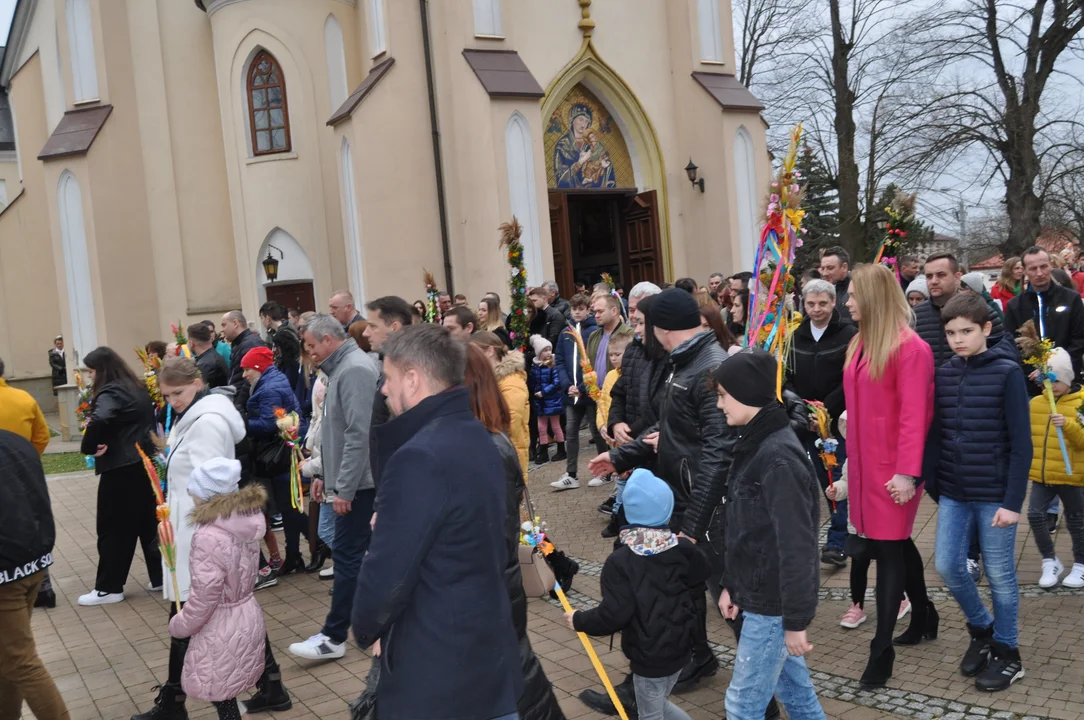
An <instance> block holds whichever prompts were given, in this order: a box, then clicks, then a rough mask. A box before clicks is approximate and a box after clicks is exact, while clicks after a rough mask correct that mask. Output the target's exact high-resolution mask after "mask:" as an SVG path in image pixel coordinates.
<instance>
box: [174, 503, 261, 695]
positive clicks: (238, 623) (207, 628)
mask: <svg viewBox="0 0 1084 720" xmlns="http://www.w3.org/2000/svg"><path fill="white" fill-rule="evenodd" d="M266 502H267V492H266V491H265V490H264V489H263V487H262V486H261V485H249V486H248V487H245V488H242V489H241V490H240V491H238V492H235V493H229V494H227V495H216V496H214V497H212V498H211V499H210V500H208V501H207V502H205V503H203V504H201V505H198V506H196V508H195V509H194V510H192V512H191V513H190V514H189V515H190V517H189V518H188V520H189V521H190V522H192V523H194V524H195V525H196V532H195V534H194V535H193V537H192V555H191V558H190V560H189V570H190V572H191V576H192V591H191V594H189V596H188V602H186V603H185V606H184V607H183V608H181V611H180V612H179V613H177V614H176V615H175V616H173V618H172V619H171V620H170V621H169V634H170V635H172V636H173V637H175V638H192V639H191V640H190V641H189V643H188V652H187V653H186V654H185V658H184V672H183V673H182V674H181V687H182V688H184V691H185V692H186V693H188V694H189V695H191V696H192V697H194V698H196V699H197V700H204V701H206V702H219V701H222V700H230V699H232V698H235V697H237V696H238V695H240V694H241V693H242V692H243V691H244V690H246V689H248V688H250V687H252V686H253V685H255V684H256V681H257V680H259V679H260V675H262V674H263V670H264V637H265V636H266V630H265V629H264V621H263V609H262V608H261V607H260V603H259V602H258V601H257V600H256V598H255V597H254V596H253V594H252V592H253V588H254V587H255V585H256V574H257V572H258V571H259V569H260V538H262V537H263V536H264V533H266V532H267V525H266V523H265V521H264V517H263V506H264V503H266Z"/></svg>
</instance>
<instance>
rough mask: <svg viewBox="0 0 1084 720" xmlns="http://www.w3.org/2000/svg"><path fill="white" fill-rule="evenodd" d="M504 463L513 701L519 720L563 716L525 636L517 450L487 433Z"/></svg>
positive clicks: (551, 719)
mask: <svg viewBox="0 0 1084 720" xmlns="http://www.w3.org/2000/svg"><path fill="white" fill-rule="evenodd" d="M489 436H490V437H491V438H493V443H494V444H495V445H496V446H497V451H498V452H500V454H501V464H502V465H503V466H504V486H505V490H506V495H505V513H504V540H505V543H504V544H505V546H506V547H507V549H508V561H507V562H506V563H505V566H504V584H505V587H506V588H507V589H508V599H509V601H510V602H511V603H512V625H513V626H514V627H515V628H516V640H517V641H518V642H519V664H520V669H521V670H522V671H523V693H522V694H521V695H520V696H519V701H518V702H517V703H516V710H517V711H519V717H520V720H564V713H562V712H561V708H560V706H559V705H558V704H557V698H556V697H555V696H554V694H553V686H552V685H550V681H549V680H548V679H546V671H545V670H543V669H542V664H541V663H539V662H538V657H537V656H536V655H535V654H534V650H533V649H532V648H531V639H530V638H529V637H527V595H526V593H524V592H523V573H522V571H521V570H520V567H519V535H520V532H521V531H520V516H519V515H520V510H519V508H520V505H521V504H522V502H523V492H524V488H525V484H524V481H523V470H522V469H521V468H520V466H519V454H518V453H517V452H516V449H515V448H514V447H513V446H512V441H511V440H509V439H508V437H507V436H506V435H504V434H503V433H490V434H489Z"/></svg>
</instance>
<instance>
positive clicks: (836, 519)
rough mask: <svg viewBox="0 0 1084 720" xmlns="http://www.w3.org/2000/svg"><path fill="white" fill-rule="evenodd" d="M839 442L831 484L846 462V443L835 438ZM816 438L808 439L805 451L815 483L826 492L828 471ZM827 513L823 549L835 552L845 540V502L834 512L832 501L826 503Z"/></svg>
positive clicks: (841, 546)
mask: <svg viewBox="0 0 1084 720" xmlns="http://www.w3.org/2000/svg"><path fill="white" fill-rule="evenodd" d="M837 440H838V441H839V447H838V448H837V449H836V460H837V461H838V462H839V464H838V465H836V469H835V470H834V471H833V472H832V480H833V482H834V481H836V480H839V473H840V468H842V467H843V463H845V462H847V443H845V442H844V441H843V438H837ZM816 443H817V438H816V437H808V438H807V439H806V441H805V449H806V452H807V453H808V454H809V459H810V460H812V461H813V469H814V470H815V471H816V473H817V482H819V483H820V484H821V490H822V491H826V490H828V471H827V470H826V469H825V467H824V463H823V462H821V451H820V448H818V447H817V444H816ZM828 512H829V513H830V514H831V516H832V524H831V525H829V526H828V538H827V539H826V540H825V542H824V547H826V548H834V549H836V550H842V549H843V543H844V542H845V541H846V540H847V501H846V500H839V501H838V502H836V508H835V510H833V509H832V501H831V500H829V501H828Z"/></svg>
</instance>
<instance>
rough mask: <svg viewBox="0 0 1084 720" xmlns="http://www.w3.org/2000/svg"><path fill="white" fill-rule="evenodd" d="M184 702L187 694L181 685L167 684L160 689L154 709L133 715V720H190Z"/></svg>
mask: <svg viewBox="0 0 1084 720" xmlns="http://www.w3.org/2000/svg"><path fill="white" fill-rule="evenodd" d="M184 701H185V694H184V690H182V689H181V684H180V683H170V682H167V683H166V684H165V685H162V686H161V687H160V688H159V690H158V697H156V698H155V699H154V707H152V708H151V709H150V710H148V711H147V712H145V713H140V714H139V715H133V716H132V720H188V710H187V709H185V706H184Z"/></svg>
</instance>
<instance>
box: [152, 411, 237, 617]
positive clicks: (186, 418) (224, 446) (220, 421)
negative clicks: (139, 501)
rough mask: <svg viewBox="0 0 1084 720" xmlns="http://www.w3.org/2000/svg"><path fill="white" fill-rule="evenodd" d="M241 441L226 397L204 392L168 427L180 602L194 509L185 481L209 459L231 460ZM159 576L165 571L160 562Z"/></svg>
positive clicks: (169, 589)
mask: <svg viewBox="0 0 1084 720" xmlns="http://www.w3.org/2000/svg"><path fill="white" fill-rule="evenodd" d="M244 438H245V421H244V420H242V419H241V413H239V412H237V408H235V407H234V406H233V401H232V399H231V398H229V397H228V396H226V395H220V394H218V393H208V394H206V395H204V396H203V397H200V398H197V399H196V400H195V401H193V403H192V404H191V405H189V406H188V409H187V410H185V412H184V414H183V415H181V416H180V417H179V418H178V419H177V420H175V421H174V423H173V427H172V428H170V431H169V437H168V438H167V439H166V447H167V448H168V449H169V455H168V457H167V458H166V504H167V505H168V506H169V517H170V519H171V520H172V521H173V534H174V537H175V539H176V543H175V547H176V550H177V591H178V592H179V593H180V594H181V597H180V600H181V602H185V601H186V600H187V599H188V592H189V588H190V587H191V582H190V578H189V573H188V557H189V554H190V552H191V550H192V534H193V533H194V532H195V529H196V528H195V526H194V525H193V524H192V521H191V520H190V519H189V515H190V513H191V512H192V510H193V509H194V508H195V507H196V505H195V503H194V502H192V496H191V495H189V494H188V478H189V477H190V476H191V475H192V471H193V470H195V469H196V468H198V467H199V466H200V465H202V464H203V463H205V462H207V461H208V460H210V459H211V458H216V457H224V458H233V457H236V455H235V447H236V446H237V444H238V443H240V442H241V441H242V440H244ZM162 569H163V571H164V573H165V574H164V575H163V577H169V569H168V568H166V566H165V560H164V559H163V561H162ZM162 595H163V597H165V598H166V599H167V600H173V599H174V598H173V585H172V583H168V582H167V583H163V584H162Z"/></svg>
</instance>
